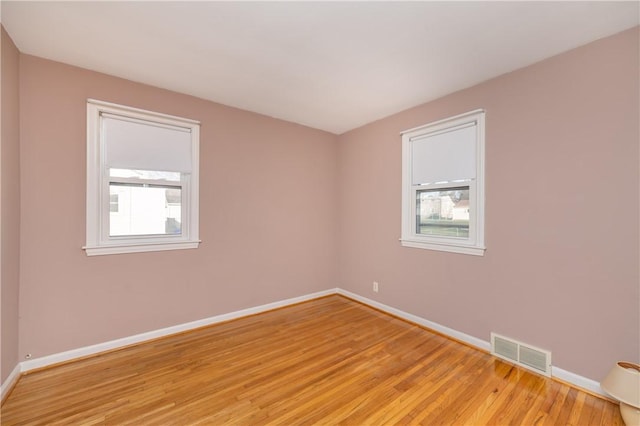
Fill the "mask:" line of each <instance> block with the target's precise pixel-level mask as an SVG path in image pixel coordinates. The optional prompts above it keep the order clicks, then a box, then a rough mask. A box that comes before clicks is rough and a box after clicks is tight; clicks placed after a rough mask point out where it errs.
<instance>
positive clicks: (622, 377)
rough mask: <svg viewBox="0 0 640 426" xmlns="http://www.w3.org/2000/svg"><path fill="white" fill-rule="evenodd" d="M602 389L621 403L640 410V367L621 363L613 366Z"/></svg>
mask: <svg viewBox="0 0 640 426" xmlns="http://www.w3.org/2000/svg"><path fill="white" fill-rule="evenodd" d="M600 387H601V388H602V389H603V390H604V391H605V392H607V393H608V394H609V395H611V396H613V397H614V398H616V399H617V400H618V401H620V402H624V403H625V404H628V405H631V406H632V407H635V408H640V365H638V364H633V363H631V362H619V363H617V364H616V365H614V366H613V368H612V369H611V371H609V374H607V377H605V378H604V380H603V381H602V382H601V383H600Z"/></svg>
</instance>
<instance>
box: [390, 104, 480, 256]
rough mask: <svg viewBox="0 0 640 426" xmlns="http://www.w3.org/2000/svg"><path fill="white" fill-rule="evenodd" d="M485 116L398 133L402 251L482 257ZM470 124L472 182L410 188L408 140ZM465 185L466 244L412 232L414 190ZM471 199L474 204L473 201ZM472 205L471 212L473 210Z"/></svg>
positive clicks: (467, 116) (471, 114)
mask: <svg viewBox="0 0 640 426" xmlns="http://www.w3.org/2000/svg"><path fill="white" fill-rule="evenodd" d="M484 117H485V113H484V110H482V109H478V110H474V111H470V112H467V113H464V114H460V115H456V116H454V117H450V118H446V119H444V120H439V121H436V122H433V123H429V124H426V125H423V126H419V127H415V128H413V129H409V130H405V131H404V132H401V135H402V236H401V238H400V243H401V244H402V246H404V247H412V248H420V249H427V250H437V251H445V252H452V253H461V254H470V255H475V256H483V255H484V252H485V250H486V247H485V245H484V205H485V184H484V178H485V176H484V157H485V156H484V145H485V143H484V134H485V118H484ZM471 122H475V123H476V178H475V180H472V181H466V182H450V183H447V184H432V185H428V186H415V185H412V182H411V176H412V158H411V155H412V150H411V140H412V138H413V139H414V140H415V139H416V138H419V137H421V136H426V135H430V134H434V133H438V132H442V131H446V130H447V129H452V128H456V127H459V126H462V125H465V124H468V123H471ZM467 185H469V187H470V188H469V194H470V197H471V198H470V200H469V205H470V207H471V210H470V212H471V215H472V217H471V218H470V220H469V236H470V238H469V240H467V241H462V240H460V241H458V240H456V238H453V237H440V236H431V235H421V234H418V233H417V232H416V216H415V215H416V191H417V190H418V188H423V189H436V188H446V187H452V186H467ZM473 199H475V200H473ZM474 204H475V208H473V206H474Z"/></svg>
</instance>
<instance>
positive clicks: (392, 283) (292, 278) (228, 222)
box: [2, 28, 640, 380]
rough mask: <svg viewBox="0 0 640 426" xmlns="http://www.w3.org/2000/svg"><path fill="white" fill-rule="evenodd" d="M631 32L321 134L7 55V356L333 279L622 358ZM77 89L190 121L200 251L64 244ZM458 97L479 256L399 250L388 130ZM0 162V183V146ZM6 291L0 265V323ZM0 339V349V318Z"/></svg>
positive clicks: (625, 348) (386, 299) (634, 264)
mask: <svg viewBox="0 0 640 426" xmlns="http://www.w3.org/2000/svg"><path fill="white" fill-rule="evenodd" d="M638 36H639V34H638V29H637V28H636V29H634V30H631V31H626V32H624V33H621V34H619V35H616V36H613V37H610V38H607V39H603V40H600V41H598V42H595V43H592V44H590V45H587V46H584V47H581V48H579V49H575V50H573V51H570V52H567V53H565V54H562V55H559V56H557V57H554V58H551V59H549V60H546V61H543V62H541V63H538V64H534V65H532V66H530V67H527V68H524V69H522V70H519V71H516V72H513V73H510V74H507V75H504V76H501V77H498V78H495V79H493V80H490V81H487V82H485V83H483V84H480V85H478V86H475V87H472V88H470V89H466V90H464V91H461V92H457V93H455V94H452V95H450V96H447V97H444V98H442V99H439V100H437V101H434V102H430V103H428V104H425V105H422V106H419V107H416V108H413V109H411V110H408V111H405V112H402V113H400V114H397V115H394V116H392V117H388V118H386V119H383V120H380V121H377V122H375V123H371V124H369V125H367V126H364V127H362V128H360V129H357V130H354V131H352V132H349V133H346V134H344V135H341V136H339V137H336V136H334V135H330V134H328V133H324V132H320V131H316V130H312V129H309V128H305V127H303V126H298V125H295V124H291V123H286V122H283V121H279V120H275V119H272V118H268V117H265V116H261V115H257V114H253V113H249V112H245V111H241V110H237V109H233V108H230V107H226V106H222V105H219V104H215V103H212V102H208V101H204V100H201V99H197V98H194V97H190V96H186V95H181V94H177V93H173V92H169V91H165V90H161V89H158V88H153V87H149V86H145V85H141V84H137V83H133V82H130V81H126V80H122V79H118V78H115V77H110V76H107V75H103V74H98V73H95V72H91V71H87V70H83V69H79V68H75V67H71V66H67V65H63V64H60V63H55V62H51V61H48V60H44V59H40V58H36V57H32V56H28V55H21V56H20V58H21V59H20V90H21V91H20V114H21V115H20V123H21V126H20V132H21V133H20V139H21V143H20V160H21V170H20V177H21V180H20V182H21V185H22V191H21V208H22V210H21V216H20V218H21V234H20V238H21V253H20V255H21V258H20V265H21V267H20V315H21V320H20V343H19V358H20V359H22V358H23V357H24V355H25V354H27V353H31V354H32V355H33V356H34V357H40V356H44V355H47V354H51V353H55V352H60V351H64V350H69V349H74V348H79V347H83V346H86V345H91V344H94V343H100V342H105V341H108V340H112V339H116V338H120V337H125V336H130V335H133V334H136V333H141V332H145V331H149V330H155V329H158V328H162V327H167V326H172V325H176V324H179V323H183V322H187V321H191V320H196V319H200V318H205V317H209V316H212V315H216V314H221V313H227V312H231V311H235V310H239V309H242V308H247V307H252V306H257V305H260V304H264V303H268V302H272V301H276V300H281V299H286V298H289V297H295V296H299V295H303V294H308V293H312V292H315V291H319V290H323V289H327V288H332V287H335V286H336V285H339V286H341V287H343V288H345V289H347V290H350V291H353V292H356V293H358V294H361V295H363V296H367V297H371V298H374V299H377V300H380V301H381V302H383V303H386V304H388V305H391V306H394V307H396V308H399V309H402V310H404V311H407V312H410V313H413V314H416V315H419V316H422V317H424V318H427V319H429V320H432V321H435V322H438V323H440V324H442V325H445V326H448V327H451V328H454V329H457V330H460V331H462V332H465V333H468V334H471V335H473V336H476V337H478V338H481V339H485V340H488V338H489V333H490V331H496V332H498V333H501V334H504V335H507V336H511V337H514V338H517V339H520V340H523V341H525V342H528V343H531V344H534V345H538V346H540V347H543V348H547V349H550V350H552V351H553V356H554V362H553V363H554V365H556V366H559V367H561V368H564V369H566V370H569V371H572V372H575V373H578V374H581V375H584V376H586V377H589V378H593V379H596V380H599V379H600V378H601V377H602V376H603V375H604V374H605V372H606V370H607V369H608V367H609V366H610V365H611V364H612V363H613V362H614V361H616V360H619V359H626V360H638V358H640V354H639V353H638V351H639V349H638V348H639V347H640V342H639V335H640V330H639V325H638V324H639V323H640V314H639V312H640V294H639V293H640V291H639V288H638V282H639V274H638V258H639V254H640V253H639V248H638V233H639V223H638V217H639V211H638V202H639V197H638V195H639V184H638V180H639V173H638V169H639V164H638V160H639V149H638V140H639V136H640V135H639V134H638V132H639V130H638V127H639V123H638V114H639V108H638V91H639V89H640V85H639V83H638V69H639V68H638V66H639V64H638V47H639V46H638ZM4 52H5V49H4V45H3V55H4ZM14 56H15V54H14ZM12 69H17V65H15V66H14V68H12ZM4 75H5V73H4V63H3V79H4ZM89 97H91V98H96V99H101V100H105V101H110V102H116V103H121V104H126V105H131V106H135V107H139V108H145V109H151V110H154V111H160V112H163V113H168V114H174V115H180V116H185V117H189V118H194V119H198V120H201V121H202V135H201V194H200V197H201V200H200V202H201V207H200V227H201V238H202V240H203V244H202V245H201V247H200V248H199V249H198V250H184V251H174V252H155V253H142V254H130V255H116V256H97V257H91V258H89V257H87V256H86V255H85V254H84V252H83V251H81V250H80V247H81V246H82V245H83V244H84V239H85V152H86V151H85V144H86V142H85V101H86V99H87V98H89ZM11 103H12V104H14V105H17V103H18V102H17V100H15V99H14V100H12V101H11ZM4 105H5V102H4V86H3V106H4ZM475 108H484V109H485V110H486V111H487V138H486V139H487V141H486V145H487V158H486V163H487V212H486V216H487V224H486V243H487V246H488V249H487V252H486V255H485V256H484V257H474V256H465V255H459V254H451V253H438V252H433V251H426V250H419V249H410V248H403V247H401V246H400V244H399V242H398V238H399V236H400V209H401V206H400V178H401V170H400V148H401V145H400V137H399V132H400V131H401V130H404V129H408V128H411V127H414V126H417V125H421V124H424V123H427V122H430V121H433V120H436V119H440V118H444V117H447V116H451V115H454V114H458V113H461V112H466V111H469V110H472V109H475ZM3 119H4V108H3ZM4 131H5V129H4V126H3V135H2V136H3V150H4V145H5V134H4ZM13 134H16V135H17V130H14V133H13ZM11 158H14V159H17V158H18V154H17V153H15V154H12V157H11ZM13 164H14V167H15V164H17V162H14V163H13ZM2 165H3V169H2V173H3V182H5V180H4V174H5V167H4V166H5V164H4V151H3V164H2ZM17 179H18V178H17V177H16V178H15V179H14V180H15V181H17ZM15 188H17V185H14V186H12V189H10V191H14V192H11V193H10V194H14V195H12V197H14V198H15V197H16V196H18V197H19V196H20V195H16V194H15ZM7 194H9V193H7ZM7 196H8V195H7ZM2 197H3V200H2V201H3V206H4V205H5V204H4V202H5V188H4V183H3V194H2ZM603 202H607V203H609V205H610V207H607V208H602V207H601V206H602V203H603ZM15 211H16V210H14V212H15ZM4 215H5V213H4V210H3V226H4V220H5V218H4ZM14 221H15V219H14ZM15 229H16V228H15V227H14V230H13V231H12V232H14V234H12V235H18V234H17V230H15ZM16 238H17V237H16ZM3 243H4V233H3ZM16 246H17V243H15V244H12V245H11V247H14V248H15V247H16ZM3 256H4V247H3ZM16 256H17V255H16ZM16 259H17V257H16ZM15 264H17V260H16V262H15V263H13V265H15ZM4 267H5V259H4V258H3V268H4ZM3 273H4V270H3ZM14 274H17V273H16V272H14ZM373 280H377V281H379V282H380V284H381V286H380V293H377V294H376V293H373V292H371V282H372V281H373ZM11 289H13V290H12V293H11V297H14V298H17V286H15V285H14V286H13V287H11ZM4 292H5V282H4V276H3V306H2V307H3V327H5V318H4V316H5V297H4ZM12 312H13V314H12V315H13V316H12V318H14V317H15V315H16V314H15V310H14V311H12ZM14 323H15V321H14ZM8 336H15V333H14V334H11V331H10V333H9V334H8ZM2 339H3V358H4V356H5V353H4V352H5V347H6V344H5V340H6V339H5V330H4V328H3V337H2ZM7 339H9V337H7ZM11 339H13V338H11ZM12 342H14V343H11V344H13V345H15V340H12ZM11 344H10V345H11ZM9 348H10V346H9ZM10 352H11V350H10ZM14 352H15V350H14ZM12 359H15V356H14V357H13V358H12ZM13 365H15V363H13ZM13 365H10V367H9V368H13ZM2 374H3V377H5V375H6V374H8V373H5V366H4V365H3V371H2Z"/></svg>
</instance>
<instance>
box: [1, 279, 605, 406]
mask: <svg viewBox="0 0 640 426" xmlns="http://www.w3.org/2000/svg"><path fill="white" fill-rule="evenodd" d="M331 294H340V295H343V296H346V297H348V298H351V299H353V300H357V301H358V302H361V303H363V304H365V305H368V306H371V307H373V308H376V309H379V310H380V311H383V312H387V313H389V314H391V315H395V316H397V317H398V318H402V319H405V320H407V321H410V322H413V323H415V324H418V325H421V326H424V327H427V328H430V329H432V330H434V331H437V332H438V333H441V334H443V335H445V336H448V337H451V338H453V339H456V340H459V341H461V342H464V343H466V344H468V345H470V346H473V347H476V348H478V349H482V350H484V351H490V350H491V344H490V343H489V342H488V341H486V340H482V339H478V338H477V337H474V336H471V335H469V334H466V333H463V332H461V331H457V330H454V329H452V328H449V327H446V326H444V325H441V324H438V323H435V322H433V321H429V320H427V319H424V318H422V317H419V316H417V315H413V314H410V313H408V312H404V311H401V310H400V309H396V308H393V307H391V306H388V305H385V304H383V303H380V302H377V301H375V300H372V299H369V298H366V297H363V296H360V295H358V294H355V293H352V292H350V291H347V290H343V289H341V288H333V289H329V290H324V291H320V292H317V293H311V294H307V295H305V296H300V297H294V298H291V299H286V300H281V301H278V302H273V303H268V304H266V305H260V306H256V307H253V308H248V309H242V310H240V311H235V312H230V313H227V314H222V315H216V316H213V317H210V318H205V319H201V320H197V321H192V322H188V323H184V324H179V325H175V326H172V327H167V328H162V329H159V330H154V331H150V332H146V333H141V334H136V335H134V336H129V337H124V338H122V339H116V340H111V341H109V342H104V343H98V344H96V345H91V346H86V347H83V348H78V349H73V350H70V351H66V352H60V353H57V354H52V355H48V356H44V357H41V358H36V359H31V360H28V361H23V362H21V363H20V364H19V365H17V366H16V368H15V369H14V371H12V372H11V374H10V375H9V377H8V378H7V380H5V382H4V383H2V396H3V397H4V395H5V392H7V391H8V390H9V389H11V386H12V385H13V383H14V382H15V381H16V380H17V379H18V377H19V375H20V373H22V372H28V371H31V370H34V369H37V368H42V367H47V366H49V365H53V364H58V363H61V362H65V361H70V360H73V359H76V358H81V357H85V356H89V355H94V354H97V353H100V352H105V351H109V350H113V349H118V348H121V347H124V346H129V345H132V344H135V343H141V342H144V341H148V340H152V339H157V338H158V337H164V336H168V335H171V334H175V333H180V332H182V331H187V330H192V329H195V328H199V327H204V326H207V325H212V324H216V323H220V322H224V321H229V320H232V319H236V318H240V317H244V316H247V315H254V314H259V313H261V312H266V311H270V310H272V309H277V308H281V307H284V306H288V305H293V304H296V303H300V302H305V301H307V300H311V299H316V298H318V297H323V296H328V295H331ZM551 368H552V370H551V375H552V377H556V378H558V379H560V380H562V381H564V382H567V383H569V384H571V385H574V386H576V387H578V388H582V389H585V390H588V391H590V392H592V393H594V394H597V395H602V396H605V397H608V396H607V394H606V393H605V392H604V391H603V390H602V389H601V388H600V383H598V382H597V381H595V380H591V379H588V378H586V377H583V376H580V375H578V374H575V373H572V372H570V371H567V370H563V369H561V368H558V367H551Z"/></svg>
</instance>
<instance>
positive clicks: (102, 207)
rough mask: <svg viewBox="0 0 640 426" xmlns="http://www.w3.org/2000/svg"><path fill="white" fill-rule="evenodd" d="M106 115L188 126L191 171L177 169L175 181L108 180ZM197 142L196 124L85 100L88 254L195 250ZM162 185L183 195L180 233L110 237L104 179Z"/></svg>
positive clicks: (197, 122)
mask: <svg viewBox="0 0 640 426" xmlns="http://www.w3.org/2000/svg"><path fill="white" fill-rule="evenodd" d="M102 114H111V115H118V116H121V117H125V118H127V119H132V120H142V121H144V122H151V123H153V124H156V125H160V126H171V127H179V128H184V129H188V131H189V132H190V133H191V172H190V173H188V174H187V173H181V181H180V182H168V181H164V180H158V181H156V180H148V179H138V178H113V177H110V176H109V169H108V167H107V165H106V158H105V157H106V155H105V152H106V149H105V148H106V147H105V141H104V140H103V138H102V135H101V121H102V120H101V116H102ZM199 141H200V122H199V121H196V120H191V119H187V118H182V117H176V116H171V115H167V114H161V113H157V112H152V111H147V110H143V109H138V108H132V107H128V106H124V105H117V104H113V103H109V102H103V101H98V100H95V99H88V100H87V223H86V245H85V246H84V247H83V249H84V250H85V252H86V254H87V256H96V255H108V254H121V253H137V252H149V251H163V250H180V249H194V248H197V247H198V246H199V243H200V240H199V237H198V233H199V226H198V213H199V205H198V200H199V196H198V194H199V170H198V165H199ZM110 182H121V183H134V184H161V185H168V186H178V187H180V188H181V190H182V191H181V194H182V215H181V217H182V222H183V223H182V227H181V228H182V229H181V231H182V232H181V234H180V235H136V236H109V206H110V197H109V183H110Z"/></svg>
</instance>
